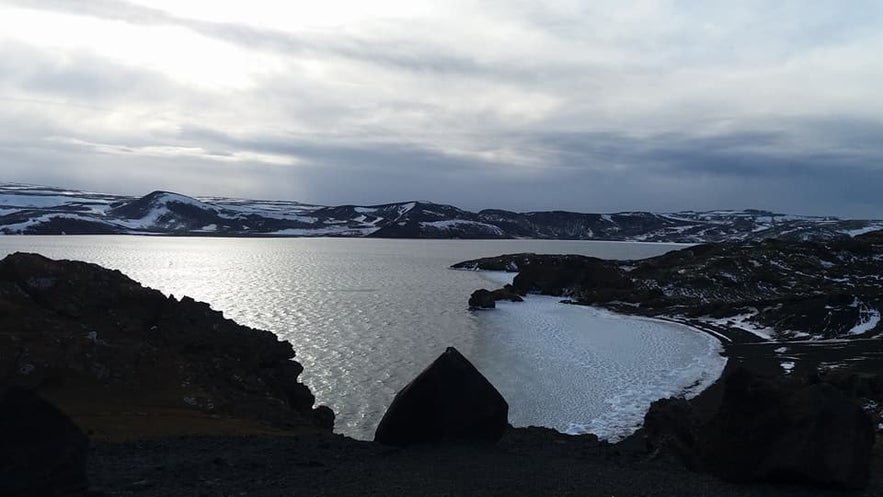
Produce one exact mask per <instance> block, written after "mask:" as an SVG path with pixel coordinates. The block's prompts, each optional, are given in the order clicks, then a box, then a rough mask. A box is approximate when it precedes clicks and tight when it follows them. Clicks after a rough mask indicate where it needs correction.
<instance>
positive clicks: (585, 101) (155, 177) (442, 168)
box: [0, 0, 883, 218]
mask: <svg viewBox="0 0 883 497" xmlns="http://www.w3.org/2000/svg"><path fill="white" fill-rule="evenodd" d="M0 181H14V182H25V183H37V184H48V185H55V186H65V187H75V188H81V189H90V190H97V191H106V192H113V193H126V194H138V195H141V194H145V193H148V192H149V191H152V190H155V189H165V190H173V191H177V192H180V193H184V194H189V195H229V196H241V197H248V198H276V199H289V200H299V201H303V202H312V203H320V204H341V203H357V204H369V203H383V202H391V201H400V200H411V199H425V200H432V201H435V202H441V203H451V204H454V205H457V206H459V207H463V208H467V209H472V210H475V209H481V208H488V207H497V208H507V209H513V210H522V211H524V210H548V209H566V210H576V211H583V212H613V211H622V210H657V211H674V210H686V209H695V210H698V209H703V210H704V209H715V208H740V209H741V208H763V209H772V210H777V211H781V212H790V213H801V214H833V215H840V216H843V217H874V218H881V217H883V2H880V1H879V0H869V1H845V0H840V1H821V0H819V1H807V0H800V1H793V2H792V1H784V0H782V1H780V0H777V1H768V0H763V1H752V0H739V1H721V2H714V1H701V2H700V1H686V0H684V1H634V2H624V1H620V0H615V1H602V0H598V1H588V0H582V1H580V0H565V1H558V0H542V1H528V0H524V1H494V0H486V1H476V2H471V1H460V0H445V1H422V0H400V1H397V0H371V1H361V0H358V1H356V0H354V1H337V0H319V1H316V0H311V1H300V0H297V1H289V2H282V1H278V0H248V1H200V0H194V1H189V0H132V1H118V0H88V1H73V0H13V1H10V0H0Z"/></svg>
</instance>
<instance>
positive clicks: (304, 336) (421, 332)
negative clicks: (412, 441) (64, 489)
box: [0, 236, 716, 438]
mask: <svg viewBox="0 0 883 497" xmlns="http://www.w3.org/2000/svg"><path fill="white" fill-rule="evenodd" d="M672 248H675V246H673V245H663V244H635V243H617V242H567V241H535V240H532V241H528V240H517V241H514V240H513V241H508V240H507V241H459V240H442V241H433V240H374V239H328V238H324V239H253V238H252V239H241V238H240V239H236V238H154V237H125V236H91V237H75V236H66V237H38V236H29V237H10V236H6V237H0V255H4V256H5V255H6V254H7V253H11V252H15V251H29V252H38V253H42V254H44V255H46V256H49V257H53V258H65V259H79V260H85V261H89V262H95V263H98V264H101V265H103V266H106V267H110V268H114V269H119V270H121V271H123V272H124V273H126V274H127V275H128V276H130V277H132V278H134V279H135V280H138V281H139V282H141V283H142V284H144V285H145V286H149V287H153V288H157V289H159V290H161V291H163V292H164V293H167V294H173V295H175V296H177V297H179V298H180V297H181V296H183V295H188V296H191V297H193V298H195V299H196V300H202V301H206V302H209V303H210V304H211V305H212V307H213V308H215V309H217V310H220V311H223V313H224V315H225V316H226V317H228V318H230V319H233V320H235V321H237V322H239V323H242V324H245V325H248V326H252V327H256V328H264V329H268V330H270V331H273V332H275V333H276V334H278V335H279V336H280V337H281V338H283V339H286V340H290V341H291V342H292V343H293V344H294V346H295V349H296V350H297V360H298V361H300V362H301V363H302V364H303V365H304V368H305V371H304V373H303V376H302V379H303V381H304V382H305V383H306V384H307V385H309V386H310V388H311V389H312V390H313V392H314V393H315V394H316V398H317V400H318V402H319V403H324V404H327V405H329V406H330V407H331V408H333V409H334V411H335V412H336V413H337V415H338V420H337V425H336V429H337V431H338V432H341V433H345V434H347V435H350V436H354V437H357V438H371V437H372V436H373V431H374V427H375V426H376V425H377V423H378V422H379V421H380V417H381V416H382V415H383V412H384V410H385V408H386V407H387V405H388V404H389V402H390V401H391V400H392V397H393V396H394V395H395V392H396V391H398V390H399V389H400V388H401V387H403V386H404V385H405V384H406V383H407V382H408V381H409V380H410V379H412V378H413V377H414V376H415V375H416V374H418V373H419V372H420V371H421V370H422V369H423V368H424V367H426V366H427V365H428V364H429V363H430V362H431V361H432V360H433V359H435V357H436V356H438V355H439V354H440V353H441V352H442V351H444V349H445V347H448V346H451V345H453V346H455V347H457V348H458V349H459V350H460V351H461V352H463V354H464V355H466V356H467V357H468V358H470V360H472V361H473V362H474V363H475V364H476V366H477V367H478V368H479V369H480V370H482V371H483V372H485V374H487V375H488V377H489V378H490V379H491V381H492V382H494V383H495V384H496V385H497V386H498V388H499V389H500V390H501V392H503V394H504V396H505V397H506V398H507V400H508V401H509V403H510V406H511V413H512V416H511V417H512V422H513V423H515V424H518V425H526V424H538V425H545V426H551V427H555V428H558V429H561V430H564V429H567V428H569V427H570V428H573V426H571V424H573V425H574V426H577V427H580V426H584V427H588V428H589V429H592V428H593V424H592V423H593V421H595V420H597V419H601V421H600V423H602V424H604V423H606V424H605V426H607V425H608V424H610V423H608V422H607V421H604V416H605V415H607V416H610V415H614V416H618V417H620V418H621V417H622V416H625V415H628V413H629V412H632V411H634V409H631V410H629V409H625V410H623V409H622V408H621V406H619V405H618V404H616V403H617V402H620V403H623V402H625V403H629V402H637V403H638V404H640V403H641V402H644V401H645V400H646V397H647V395H641V394H635V395H634V399H628V398H622V395H620V397H619V398H614V397H615V396H616V395H617V394H622V393H623V388H624V387H623V385H628V386H629V387H630V388H631V389H633V390H635V391H645V390H652V391H660V392H661V393H660V394H662V393H665V392H668V391H669V390H671V389H672V388H680V387H677V386H672V385H674V384H675V383H677V382H678V381H680V382H681V383H683V381H684V379H683V378H674V377H673V378H671V381H669V383H670V384H666V385H660V384H659V377H660V375H662V376H665V375H664V374H663V373H666V372H667V373H666V374H668V375H669V376H677V374H679V373H678V372H682V371H684V365H685V364H690V363H691V361H695V360H696V359H697V358H709V357H715V356H716V352H715V350H713V347H710V346H709V341H708V339H707V337H705V336H704V335H701V334H699V333H695V332H692V331H689V332H685V331H684V330H683V329H679V328H677V327H671V326H651V325H648V324H647V323H646V322H645V321H640V320H634V319H623V318H621V317H614V318H611V317H610V316H606V317H604V316H602V315H599V314H597V312H595V313H594V314H593V312H592V310H591V309H585V308H575V307H572V306H557V307H556V306H555V305H553V306H552V307H551V309H552V311H549V309H550V308H549V307H548V306H546V307H543V306H542V305H541V299H540V300H536V301H534V299H528V303H527V305H525V306H523V307H522V308H518V307H517V306H515V305H513V306H501V308H500V309H498V310H497V311H493V312H481V313H474V312H470V311H468V310H467V308H466V301H467V299H468V297H469V294H470V293H471V292H472V291H473V290H475V289H477V288H482V287H492V286H494V283H491V282H490V281H489V280H488V279H487V278H485V277H483V276H482V274H481V273H476V272H469V271H452V270H449V269H447V268H448V266H450V265H451V264H453V263H456V262H459V261H462V260H466V259H471V258H476V257H485V256H492V255H499V254H503V253H514V252H543V253H578V254H585V255H594V256H596V257H605V258H621V259H632V258H641V257H649V256H652V255H657V254H660V253H663V252H665V251H667V250H671V249H672ZM553 304H554V303H553ZM532 311H538V312H532ZM593 316H594V317H593ZM593 323H594V324H593ZM599 323H600V324H599ZM602 328H603V329H602ZM599 330H600V331H599ZM589 332H591V333H589ZM709 367H710V368H711V369H712V370H713V367H712V366H709ZM672 372H673V373H672ZM693 374H694V375H700V372H695V373H693ZM688 379H689V378H688ZM696 379H698V377H697V378H693V381H695V380H696ZM642 389H643V390H642ZM672 393H674V392H672ZM651 400H652V399H651ZM611 413H612V414H611ZM598 423H599V422H596V423H595V425H594V427H595V428H596V429H601V428H598V426H600V425H598ZM614 424H615V423H614Z"/></svg>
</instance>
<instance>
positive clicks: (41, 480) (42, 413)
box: [0, 387, 89, 497]
mask: <svg viewBox="0 0 883 497" xmlns="http://www.w3.org/2000/svg"><path fill="white" fill-rule="evenodd" d="M0 441H2V442H0V494H2V495H3V496H5V497H19V496H20V497H32V496H46V497H50V496H55V495H66V494H70V493H73V492H80V491H83V490H86V488H87V487H88V481H87V479H86V454H87V451H88V447H89V440H88V439H87V438H86V435H84V434H83V432H82V431H80V429H79V428H77V426H76V425H75V424H74V423H73V422H72V421H71V420H70V419H68V417H67V416H65V415H64V413H62V412H61V411H59V410H58V409H57V408H55V406H53V405H52V404H50V403H48V402H46V401H45V400H43V399H41V398H40V397H38V396H37V395H36V394H34V393H33V392H32V391H31V390H27V389H24V388H19V387H9V388H6V389H5V390H3V391H2V392H0Z"/></svg>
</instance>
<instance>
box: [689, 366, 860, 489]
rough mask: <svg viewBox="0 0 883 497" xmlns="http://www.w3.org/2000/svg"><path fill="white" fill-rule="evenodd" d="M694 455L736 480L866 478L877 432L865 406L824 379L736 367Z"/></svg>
mask: <svg viewBox="0 0 883 497" xmlns="http://www.w3.org/2000/svg"><path fill="white" fill-rule="evenodd" d="M698 440H699V442H698V444H697V451H696V455H697V457H699V458H700V460H702V461H703V462H704V464H705V465H706V467H707V468H708V469H709V470H710V471H711V472H713V473H715V474H718V475H720V476H721V477H723V478H725V479H728V480H733V481H746V482H750V481H757V480H769V481H792V482H798V483H807V482H812V483H821V484H825V485H833V486H838V487H846V488H860V487H862V486H864V485H866V484H867V481H868V468H869V463H870V457H871V447H872V446H873V443H874V431H873V427H872V426H871V421H870V419H869V418H868V416H867V415H866V414H865V413H864V412H863V411H862V409H861V408H860V407H859V406H857V405H856V404H854V403H853V402H851V401H850V400H849V399H848V398H846V397H845V396H844V395H843V394H842V393H840V392H839V391H837V390H836V389H835V388H834V387H831V386H830V385H825V384H813V385H802V386H797V387H795V386H792V385H789V384H788V383H785V382H784V381H773V380H770V379H766V378H763V377H760V376H757V375H755V374H753V373H751V372H750V371H748V370H747V369H743V368H740V369H736V370H735V371H733V373H732V374H730V375H729V376H728V377H727V378H726V379H725V383H724V391H723V397H722V400H721V406H720V408H719V410H718V411H717V413H716V414H715V415H714V417H712V419H711V420H710V421H709V423H708V424H707V425H706V426H704V427H703V429H702V431H701V433H700V435H699V437H698Z"/></svg>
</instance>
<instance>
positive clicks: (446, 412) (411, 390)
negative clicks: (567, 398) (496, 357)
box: [374, 347, 509, 446]
mask: <svg viewBox="0 0 883 497" xmlns="http://www.w3.org/2000/svg"><path fill="white" fill-rule="evenodd" d="M508 415H509V405H508V404H507V403H506V400H505V399H504V398H503V396H502V395H500V393H499V392H498V391H497V389H496V388H494V386H493V385H491V383H490V382H489V381H488V380H487V379H486V378H485V377H484V376H482V374H481V373H480V372H479V371H478V370H477V369H475V366H473V365H472V363H470V362H469V360H467V359H466V358H465V357H463V355H462V354H460V352H458V351H457V349H455V348H453V347H448V349H447V350H445V352H444V353H443V354H442V355H441V356H439V357H438V359H436V360H435V361H434V362H433V363H432V364H431V365H430V366H429V367H428V368H426V369H425V370H424V371H423V372H422V373H420V374H419V375H418V376H417V377H416V378H414V380H412V381H411V382H410V383H409V384H408V385H407V386H405V388H403V389H402V390H401V391H400V392H399V393H398V394H397V395H396V396H395V399H393V401H392V405H390V406H389V409H387V411H386V414H384V415H383V419H382V420H381V421H380V425H378V426H377V431H376V432H375V433H374V440H375V441H376V442H380V443H382V444H385V445H395V446H407V445H413V444H431V443H440V442H459V443H462V442H466V443H475V442H478V443H495V442H496V441H497V440H499V439H500V437H502V436H503V433H504V432H505V431H506V427H507V426H508Z"/></svg>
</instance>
